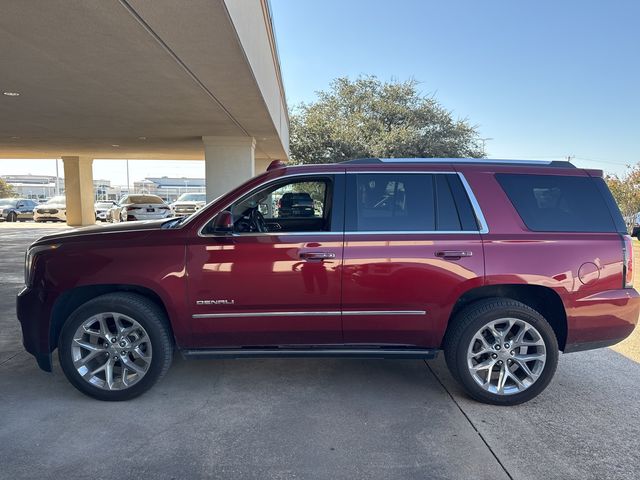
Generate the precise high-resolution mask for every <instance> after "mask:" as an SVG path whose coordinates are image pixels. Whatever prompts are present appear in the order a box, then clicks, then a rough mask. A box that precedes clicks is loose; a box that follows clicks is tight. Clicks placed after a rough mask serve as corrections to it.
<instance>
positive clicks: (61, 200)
mask: <svg viewBox="0 0 640 480" xmlns="http://www.w3.org/2000/svg"><path fill="white" fill-rule="evenodd" d="M46 203H56V204H60V205H65V204H66V203H67V198H66V197H65V196H64V195H60V196H59V197H51V198H50V199H49V200H47V202H46Z"/></svg>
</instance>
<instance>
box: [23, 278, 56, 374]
mask: <svg viewBox="0 0 640 480" xmlns="http://www.w3.org/2000/svg"><path fill="white" fill-rule="evenodd" d="M54 301H55V299H54V297H53V296H52V295H50V294H49V293H47V292H45V291H44V290H41V289H35V288H28V287H25V288H23V289H22V290H21V291H20V293H18V297H17V298H16V313H17V316H18V320H19V321H20V326H21V327H22V344H23V345H24V348H25V350H26V351H27V352H29V353H30V354H31V355H33V356H34V357H35V358H36V361H37V362H38V366H39V367H40V368H41V369H42V370H44V371H46V372H50V371H51V350H52V349H51V344H52V342H51V328H50V327H51V311H52V308H53V303H54Z"/></svg>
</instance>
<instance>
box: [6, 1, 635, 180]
mask: <svg viewBox="0 0 640 480" xmlns="http://www.w3.org/2000/svg"><path fill="white" fill-rule="evenodd" d="M271 8H272V12H273V17H274V25H275V32H276V37H277V44H278V51H279V54H280V63H281V69H282V75H283V80H284V84H285V90H286V95H287V101H288V103H289V106H290V107H293V106H295V105H298V104H299V103H300V102H312V101H313V100H314V98H315V92H316V91H318V90H324V89H327V88H328V87H329V84H330V82H331V81H332V80H333V79H334V78H337V77H343V76H347V77H350V78H357V77H358V76H359V75H376V76H378V77H379V78H380V79H382V80H385V81H391V80H400V81H402V80H406V79H409V78H413V79H416V80H417V81H419V82H420V90H421V91H422V92H423V93H424V94H425V95H433V96H435V98H436V99H437V100H438V101H439V102H440V103H441V104H442V105H443V106H444V107H445V108H447V109H449V110H451V111H452V112H453V115H454V116H455V117H456V118H467V119H468V120H469V122H470V123H472V124H474V125H477V126H478V129H479V132H480V135H481V137H482V138H485V139H486V142H485V145H486V150H487V153H488V156H489V157H492V158H510V159H541V160H547V159H562V158H566V157H567V156H571V157H572V161H573V163H575V164H576V165H578V166H581V167H585V168H601V169H604V170H605V171H607V172H611V173H618V174H621V173H623V172H624V170H625V165H628V164H635V163H637V162H639V161H640V150H639V148H638V146H639V145H638V144H639V141H640V88H639V87H640V28H638V21H639V19H640V1H637V0H608V1H606V0H581V1H572V0H562V1H559V0H554V1H549V0H536V1H529V2H523V1H514V0H483V1H479V0H446V1H445V0H366V1H363V0H340V1H338V0H322V1H319V0H271ZM60 171H62V169H60ZM129 171H130V179H131V182H133V181H134V180H138V179H140V178H143V177H145V176H163V175H166V176H186V177H203V176H204V163H203V162H183V161H180V162H171V161H162V162H150V161H130V162H129ZM12 173H13V174H17V173H33V174H38V173H40V174H51V175H53V174H55V162H54V160H47V161H43V160H35V161H27V162H23V161H20V162H14V163H11V162H4V161H3V162H0V174H12ZM94 178H96V179H97V178H106V179H110V180H112V183H113V184H125V183H126V166H125V161H107V160H97V161H95V162H94Z"/></svg>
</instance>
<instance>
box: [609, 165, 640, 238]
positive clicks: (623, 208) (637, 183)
mask: <svg viewBox="0 0 640 480" xmlns="http://www.w3.org/2000/svg"><path fill="white" fill-rule="evenodd" d="M605 180H606V182H607V185H608V186H609V189H610V190H611V193H612V194H613V198H615V199H616V202H617V204H618V207H619V208H620V212H622V216H623V217H624V221H625V222H626V224H627V229H628V230H629V232H631V231H632V230H633V225H634V223H635V221H636V214H637V213H638V212H640V164H636V165H635V166H633V167H629V168H628V170H627V171H626V172H625V173H624V174H623V175H622V176H618V175H607V176H606V177H605Z"/></svg>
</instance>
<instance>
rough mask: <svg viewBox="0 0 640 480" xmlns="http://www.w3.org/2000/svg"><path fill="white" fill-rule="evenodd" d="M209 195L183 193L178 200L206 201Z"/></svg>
mask: <svg viewBox="0 0 640 480" xmlns="http://www.w3.org/2000/svg"><path fill="white" fill-rule="evenodd" d="M206 201H207V196H206V194H204V193H183V194H182V195H180V196H179V197H178V200H176V202H206Z"/></svg>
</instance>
